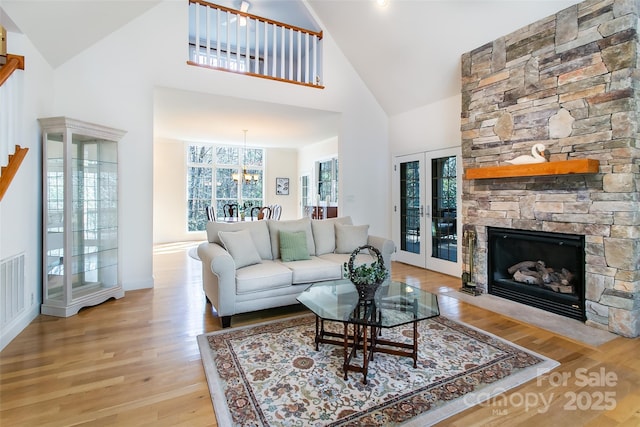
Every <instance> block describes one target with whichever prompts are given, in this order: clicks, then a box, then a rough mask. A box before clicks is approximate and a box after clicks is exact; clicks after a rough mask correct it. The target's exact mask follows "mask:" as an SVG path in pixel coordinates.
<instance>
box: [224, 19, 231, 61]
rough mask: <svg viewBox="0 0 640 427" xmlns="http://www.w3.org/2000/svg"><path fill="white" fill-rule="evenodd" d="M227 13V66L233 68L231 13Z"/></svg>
mask: <svg viewBox="0 0 640 427" xmlns="http://www.w3.org/2000/svg"><path fill="white" fill-rule="evenodd" d="M225 15H227V63H226V64H225V67H224V68H226V69H227V70H228V69H230V68H231V14H230V13H229V12H225Z"/></svg>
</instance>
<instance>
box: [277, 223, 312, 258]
mask: <svg viewBox="0 0 640 427" xmlns="http://www.w3.org/2000/svg"><path fill="white" fill-rule="evenodd" d="M280 258H281V259H282V261H299V260H304V259H309V258H310V256H309V249H308V248H307V233H305V232H304V231H284V230H280Z"/></svg>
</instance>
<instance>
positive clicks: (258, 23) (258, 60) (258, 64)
mask: <svg viewBox="0 0 640 427" xmlns="http://www.w3.org/2000/svg"><path fill="white" fill-rule="evenodd" d="M259 29H260V21H259V20H257V19H256V62H255V64H256V68H255V70H253V72H254V73H256V74H260V31H258V30H259Z"/></svg>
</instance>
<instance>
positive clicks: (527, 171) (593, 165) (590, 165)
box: [464, 159, 600, 179]
mask: <svg viewBox="0 0 640 427" xmlns="http://www.w3.org/2000/svg"><path fill="white" fill-rule="evenodd" d="M599 170H600V161H598V160H594V159H574V160H563V161H559V162H545V163H530V164H523V165H503V166H487V167H483V168H470V169H467V170H466V171H465V173H464V179H491V178H514V177H520V176H545V175H573V174H586V173H598V171H599Z"/></svg>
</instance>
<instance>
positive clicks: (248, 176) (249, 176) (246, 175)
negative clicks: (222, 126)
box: [231, 129, 260, 184]
mask: <svg viewBox="0 0 640 427" xmlns="http://www.w3.org/2000/svg"><path fill="white" fill-rule="evenodd" d="M242 132H244V151H243V156H244V160H245V161H246V159H247V129H243V130H242ZM241 177H242V179H244V182H245V184H249V183H251V181H255V182H258V180H259V179H260V176H259V175H258V174H250V173H249V171H248V170H247V166H246V165H245V162H242V174H239V173H237V172H234V173H232V174H231V178H233V180H234V181H236V182H237V181H240V178H241Z"/></svg>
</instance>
